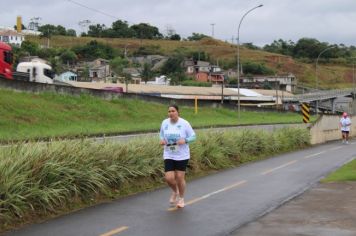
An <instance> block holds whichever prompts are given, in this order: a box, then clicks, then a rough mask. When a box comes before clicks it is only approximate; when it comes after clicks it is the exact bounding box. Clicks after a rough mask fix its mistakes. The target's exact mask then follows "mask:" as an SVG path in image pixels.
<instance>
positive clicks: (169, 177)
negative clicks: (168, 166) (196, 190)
mask: <svg viewBox="0 0 356 236" xmlns="http://www.w3.org/2000/svg"><path fill="white" fill-rule="evenodd" d="M165 179H166V182H167V184H168V186H169V187H170V188H171V189H172V191H173V192H175V193H177V192H178V191H177V190H178V186H177V181H176V178H175V172H174V171H167V172H166V173H165Z"/></svg>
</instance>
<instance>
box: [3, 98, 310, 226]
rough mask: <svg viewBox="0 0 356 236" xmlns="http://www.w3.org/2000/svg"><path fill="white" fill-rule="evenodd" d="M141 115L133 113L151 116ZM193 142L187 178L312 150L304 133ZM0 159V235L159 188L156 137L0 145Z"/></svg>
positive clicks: (230, 134)
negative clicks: (20, 225) (277, 156)
mask: <svg viewBox="0 0 356 236" xmlns="http://www.w3.org/2000/svg"><path fill="white" fill-rule="evenodd" d="M91 102H93V101H91ZM77 105H78V104H77ZM97 105H98V104H97ZM100 105H102V104H100ZM127 105H128V104H127ZM130 105H131V104H130ZM138 106H140V105H138ZM137 108H138V107H135V108H134V109H135V110H136V109H137ZM151 108H152V107H151ZM141 111H144V112H142V113H139V114H137V115H139V116H141V115H142V116H145V115H147V113H148V111H149V112H153V110H152V109H150V107H146V109H144V110H141ZM160 118H162V117H160ZM156 119H158V117H156ZM137 125H139V123H138V124H137ZM197 136H198V139H197V141H196V142H194V143H192V144H191V145H190V146H191V161H190V166H189V170H188V173H189V174H188V176H190V177H194V176H201V175H204V174H207V173H209V172H210V171H214V170H218V169H223V168H228V167H233V166H238V165H240V164H242V163H245V162H248V161H254V160H258V159H262V158H265V157H267V156H270V155H273V154H277V153H282V152H286V151H291V150H295V149H300V148H303V147H306V146H308V145H309V132H308V131H307V130H306V129H280V130H277V131H274V132H273V133H272V132H267V131H261V130H259V131H257V130H253V131H251V130H240V131H224V132H217V131H208V132H202V131H198V132H197ZM0 160H1V161H0V173H1V178H0V190H1V194H0V231H3V230H6V229H8V228H9V227H13V226H15V225H17V224H21V223H24V222H33V221H34V220H36V219H37V220H38V219H45V218H47V217H51V216H52V217H53V216H55V215H57V214H60V213H63V212H66V211H70V210H75V209H78V208H80V207H84V206H88V205H92V204H95V203H98V202H100V201H105V200H109V199H112V198H116V197H120V196H124V195H127V194H131V193H134V192H138V191H145V190H148V189H152V188H154V187H157V186H159V185H162V183H163V165H162V147H160V146H159V145H158V137H151V138H140V139H137V140H131V141H129V142H128V143H122V142H121V143H112V142H106V143H103V144H99V143H95V142H91V141H62V142H51V143H41V142H37V143H36V142H34V143H32V142H31V143H26V144H17V145H12V146H5V147H1V148H0Z"/></svg>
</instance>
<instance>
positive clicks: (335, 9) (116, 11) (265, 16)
mask: <svg viewBox="0 0 356 236" xmlns="http://www.w3.org/2000/svg"><path fill="white" fill-rule="evenodd" d="M80 4H82V5H84V6H80ZM259 4H263V5H264V6H263V7H261V8H257V9H255V10H254V11H252V12H250V13H249V14H248V15H246V17H245V18H244V20H243V21H242V24H241V27H240V43H246V42H251V43H253V44H255V45H258V46H263V45H265V44H270V43H272V42H273V40H276V39H280V38H281V39H283V40H292V41H294V42H296V41H298V39H300V38H302V37H308V38H315V39H317V40H319V41H321V42H328V43H330V44H345V45H347V46H350V45H354V46H356V27H355V24H356V0H116V1H114V0H96V1H94V0H85V1H84V0H27V1H24V0H11V1H6V6H2V7H1V8H0V16H1V17H0V26H13V25H15V24H16V17H17V16H22V20H23V24H24V25H25V26H26V27H27V25H28V23H29V22H30V19H31V18H34V17H40V18H41V19H40V21H39V22H40V23H41V24H53V25H62V26H64V27H66V28H67V29H69V28H72V29H75V30H77V32H80V31H81V30H82V28H81V27H79V24H78V23H79V22H80V21H83V20H89V21H90V22H91V23H92V24H98V23H99V24H105V25H106V26H108V27H111V23H112V22H114V21H116V20H118V19H120V20H124V21H127V22H128V23H129V25H132V24H138V23H149V24H150V25H152V26H156V27H158V28H159V30H160V32H161V33H162V34H166V33H167V28H171V29H174V30H175V31H176V33H177V34H179V35H181V36H182V37H184V38H186V37H188V36H191V35H192V33H193V32H195V33H202V34H206V35H209V36H211V35H212V34H213V29H214V37H215V38H218V39H221V40H227V41H229V42H231V41H232V38H233V37H234V38H235V39H236V37H237V30H238V25H239V22H240V20H241V18H242V16H243V15H244V14H245V13H246V12H247V11H248V10H250V9H252V8H253V7H255V6H258V5H259ZM212 24H214V26H212ZM234 42H235V43H236V40H234Z"/></svg>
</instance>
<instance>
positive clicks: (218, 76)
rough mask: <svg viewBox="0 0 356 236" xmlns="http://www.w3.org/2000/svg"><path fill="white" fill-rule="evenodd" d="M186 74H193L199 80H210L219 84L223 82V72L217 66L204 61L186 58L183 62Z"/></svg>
mask: <svg viewBox="0 0 356 236" xmlns="http://www.w3.org/2000/svg"><path fill="white" fill-rule="evenodd" d="M183 66H184V67H185V68H186V71H185V72H186V74H187V75H190V76H193V77H194V78H195V80H197V81H200V82H211V83H213V84H221V83H223V82H224V78H225V74H224V72H223V71H222V69H221V68H220V67H219V66H216V65H211V64H210V63H209V62H206V61H193V60H186V61H184V62H183Z"/></svg>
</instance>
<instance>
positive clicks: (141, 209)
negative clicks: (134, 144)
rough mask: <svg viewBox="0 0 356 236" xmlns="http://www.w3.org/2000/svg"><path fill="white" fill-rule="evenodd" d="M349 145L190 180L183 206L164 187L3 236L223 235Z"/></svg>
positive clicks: (348, 152)
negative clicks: (175, 204)
mask: <svg viewBox="0 0 356 236" xmlns="http://www.w3.org/2000/svg"><path fill="white" fill-rule="evenodd" d="M355 146H356V143H351V144H349V145H342V144H341V143H340V142H333V143H328V144H324V145H319V146H315V147H311V148H308V149H305V150H302V151H297V152H293V153H288V154H284V155H279V156H276V157H273V158H270V159H268V160H264V161H260V162H255V163H250V164H247V165H244V166H242V167H239V168H234V169H229V170H227V171H223V172H220V173H216V174H213V175H210V176H208V177H204V178H200V179H197V180H194V181H191V182H189V183H188V185H187V194H186V198H185V199H186V203H187V206H186V207H185V208H184V209H179V210H177V209H175V208H170V206H169V203H168V198H169V195H170V191H169V189H168V188H163V189H159V190H157V191H152V192H147V193H142V194H137V195H134V196H131V197H127V198H124V199H120V200H117V201H113V202H110V203H105V204H101V205H97V206H94V207H91V208H88V209H83V210H80V211H78V212H75V213H73V214H69V215H65V216H61V217H58V218H56V219H53V220H50V221H47V222H44V223H41V224H36V225H31V226H27V227H25V228H23V229H20V230H17V231H13V232H9V233H8V234H6V235H16V236H21V235H33V236H38V235H41V236H42V235H51V236H57V235H58V236H59V235H60V236H64V235H68V236H69V235H70V236H72V235H75V236H80V235H83V236H84V235H85V236H111V235H120V236H121V235H122V236H125V235H134V236H136V235H137V236H142V235H146V236H161V235H162V236H166V235H169V236H178V235H188V236H190V235H195V236H197V235H204V236H205V235H229V234H231V233H232V232H234V231H235V230H236V229H238V228H239V227H241V226H243V225H245V224H246V223H248V222H252V221H254V220H256V219H257V218H259V217H260V216H262V215H264V214H266V213H268V212H270V211H272V210H273V209H275V208H277V207H278V206H280V205H281V204H283V203H284V202H286V201H288V200H290V199H292V198H294V197H295V196H297V195H299V194H301V193H303V192H304V191H305V190H306V189H308V188H309V187H311V186H312V185H314V184H315V183H317V182H318V180H319V179H320V178H322V177H323V176H325V175H327V174H328V173H329V172H331V171H333V170H334V169H336V168H338V167H340V166H341V165H343V164H344V163H345V162H348V161H350V160H352V159H353V157H354V156H355V155H356V149H355ZM188 174H189V173H188Z"/></svg>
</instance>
